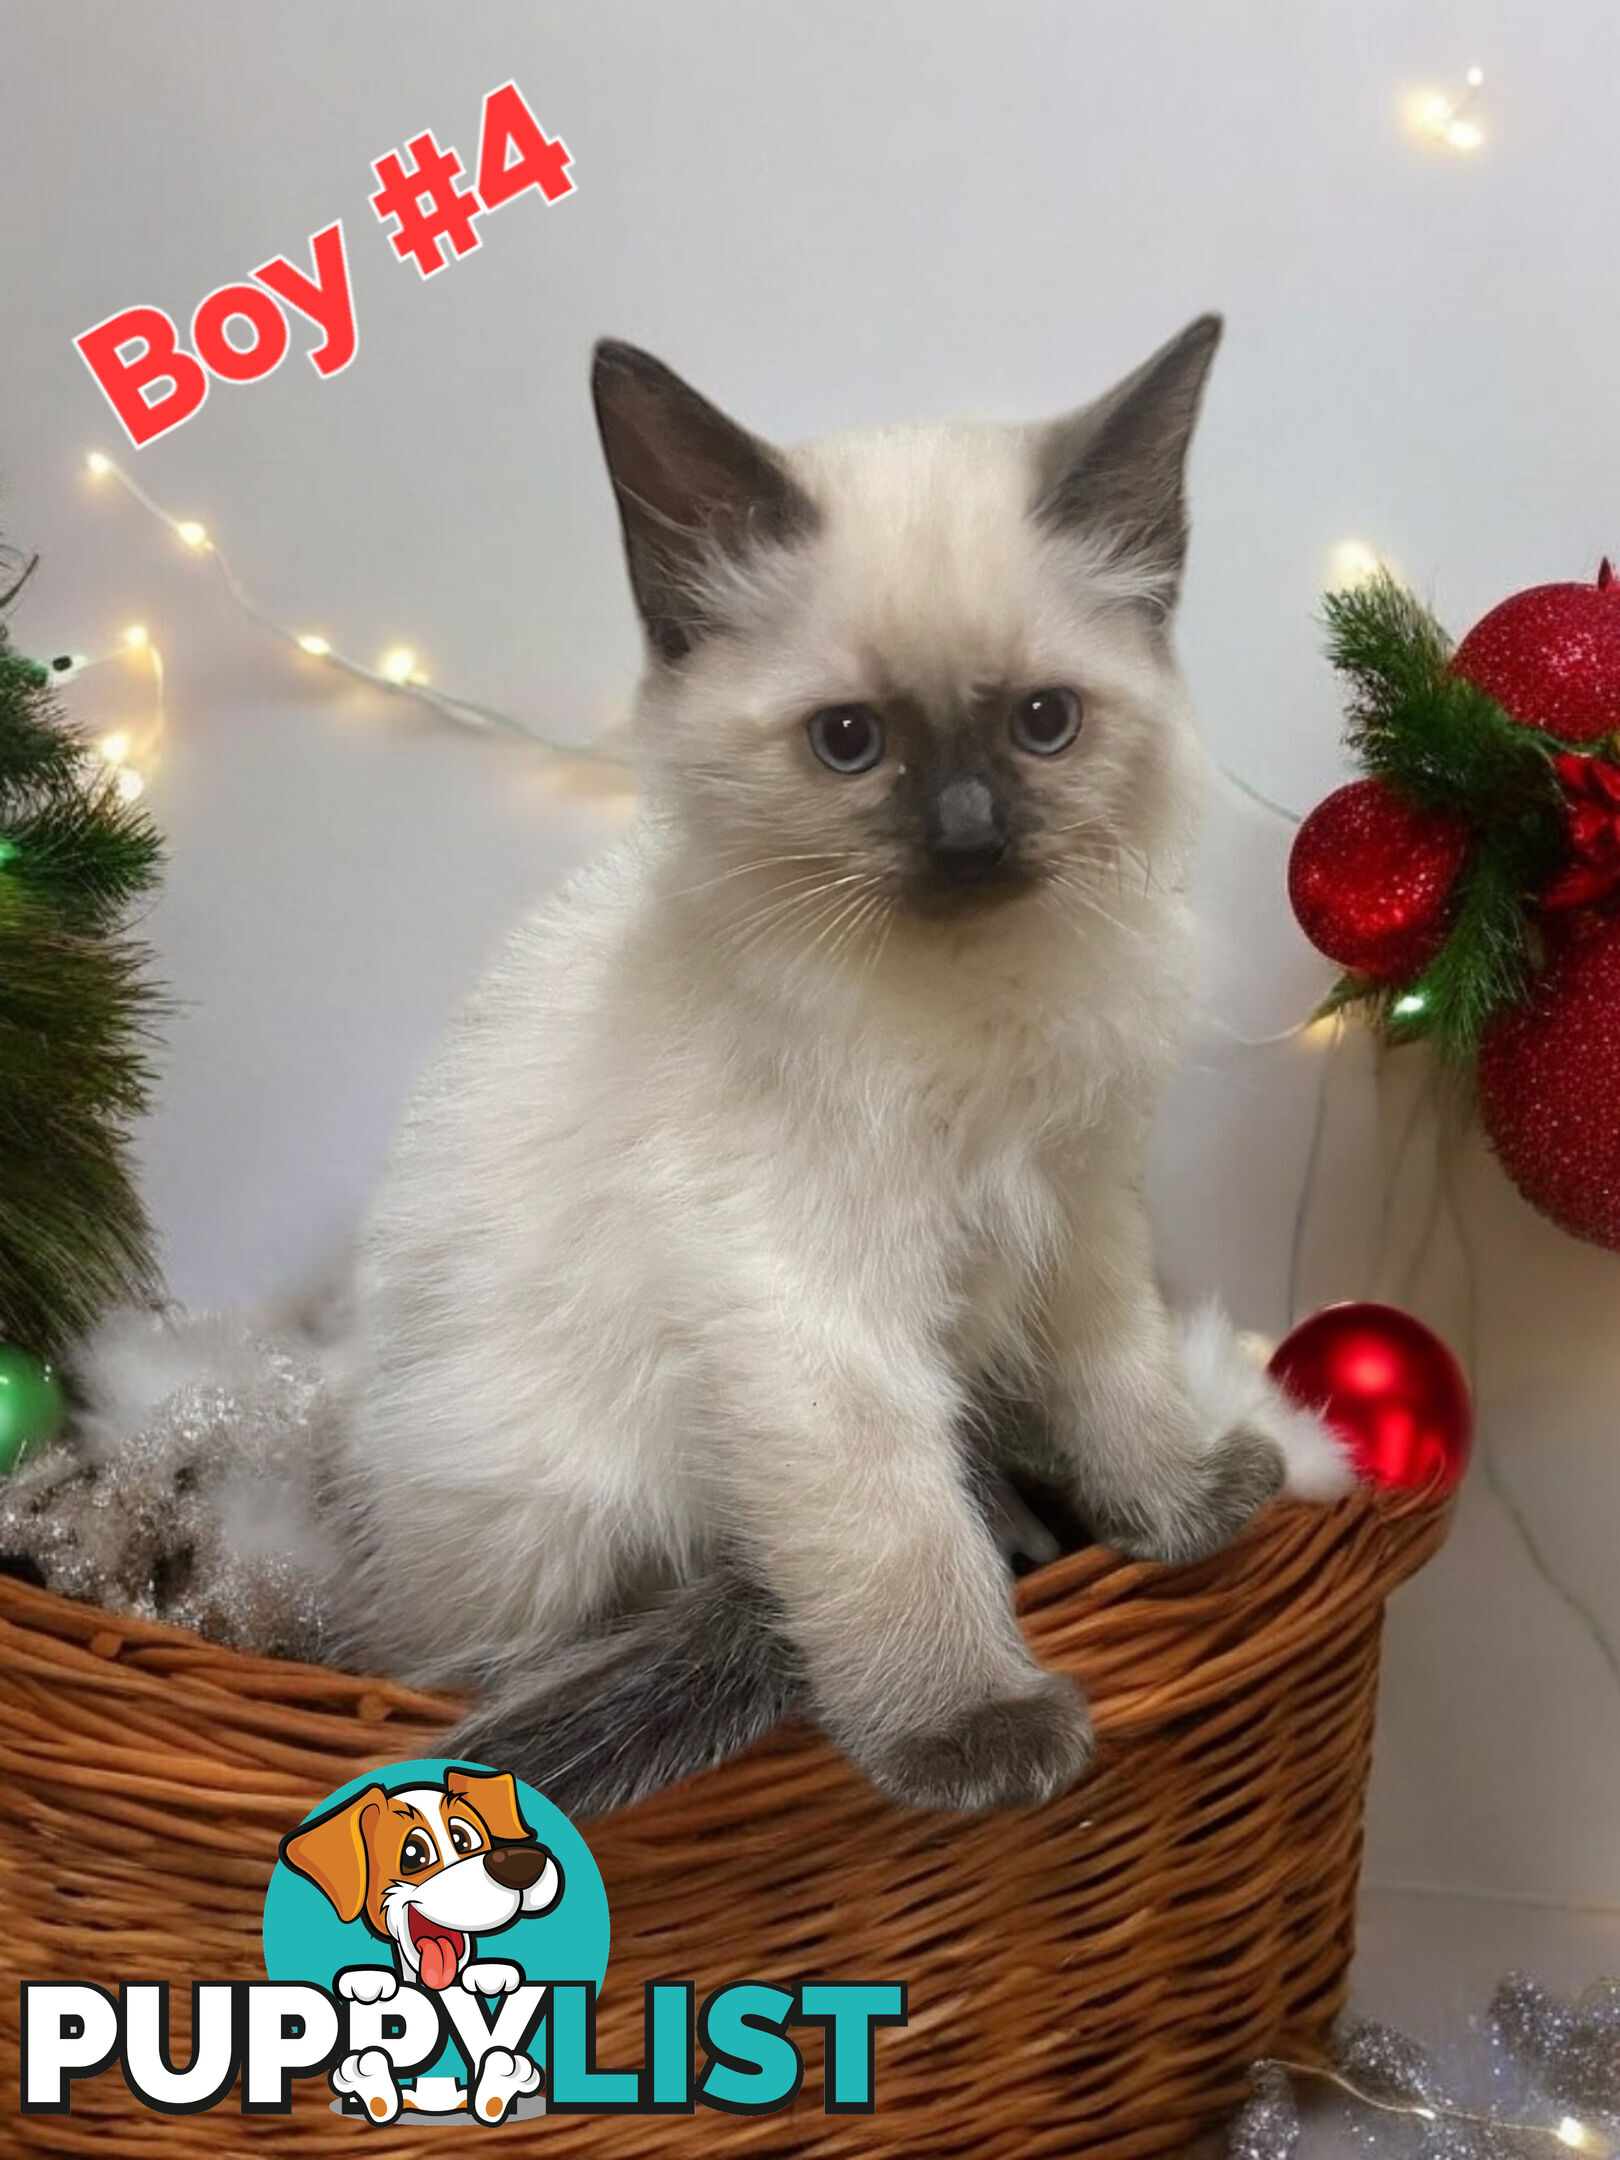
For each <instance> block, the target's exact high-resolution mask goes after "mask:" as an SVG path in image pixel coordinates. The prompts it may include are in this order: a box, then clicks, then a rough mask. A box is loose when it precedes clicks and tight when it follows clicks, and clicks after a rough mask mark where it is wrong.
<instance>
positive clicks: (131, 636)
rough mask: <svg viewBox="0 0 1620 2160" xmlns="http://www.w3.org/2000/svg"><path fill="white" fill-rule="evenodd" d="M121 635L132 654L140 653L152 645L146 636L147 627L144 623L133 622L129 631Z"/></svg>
mask: <svg viewBox="0 0 1620 2160" xmlns="http://www.w3.org/2000/svg"><path fill="white" fill-rule="evenodd" d="M121 634H122V636H123V640H124V643H125V644H126V645H127V646H128V647H129V649H130V651H131V652H140V651H142V650H143V649H144V648H145V647H146V646H147V645H148V644H149V643H150V640H149V639H148V637H147V634H146V625H145V623H143V622H132V623H131V624H130V625H129V627H128V629H127V630H125V631H123V632H122V633H121Z"/></svg>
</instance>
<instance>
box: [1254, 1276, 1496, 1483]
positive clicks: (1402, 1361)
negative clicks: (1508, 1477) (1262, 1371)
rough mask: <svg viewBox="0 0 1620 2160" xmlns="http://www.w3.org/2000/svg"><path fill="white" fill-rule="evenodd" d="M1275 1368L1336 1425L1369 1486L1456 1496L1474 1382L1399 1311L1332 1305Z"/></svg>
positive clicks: (1289, 1387)
mask: <svg viewBox="0 0 1620 2160" xmlns="http://www.w3.org/2000/svg"><path fill="white" fill-rule="evenodd" d="M1269 1369H1270V1372H1271V1375H1272V1377H1273V1379H1275V1380H1276V1381H1277V1383H1278V1385H1279V1386H1280V1387H1281V1388H1282V1390H1283V1392H1284V1394H1286V1395H1288V1396H1290V1397H1291V1398H1292V1399H1293V1400H1294V1401H1295V1402H1297V1403H1299V1404H1301V1405H1302V1406H1303V1407H1304V1408H1306V1409H1308V1410H1314V1411H1316V1412H1317V1413H1318V1414H1319V1415H1320V1416H1321V1417H1323V1418H1324V1419H1325V1420H1326V1421H1327V1423H1328V1424H1329V1425H1331V1426H1332V1428H1333V1430H1334V1431H1335V1432H1336V1433H1337V1434H1338V1435H1339V1437H1340V1439H1341V1440H1343V1441H1344V1442H1345V1444H1346V1446H1347V1447H1348V1448H1349V1450H1350V1453H1351V1458H1352V1460H1353V1461H1354V1463H1355V1466H1356V1471H1357V1473H1358V1475H1359V1476H1361V1477H1362V1478H1364V1479H1366V1480H1367V1481H1368V1482H1369V1483H1370V1484H1373V1485H1386V1486H1398V1487H1404V1488H1409V1489H1411V1490H1421V1489H1424V1488H1426V1487H1431V1486H1432V1487H1433V1488H1434V1489H1435V1490H1437V1491H1439V1492H1450V1491H1451V1489H1452V1487H1453V1486H1454V1485H1456V1484H1457V1483H1458V1481H1459V1479H1460V1478H1461V1477H1462V1474H1463V1471H1464V1470H1465V1469H1466V1468H1467V1465H1468V1453H1469V1449H1470V1446H1471V1445H1472V1442H1473V1437H1474V1411H1473V1404H1472V1402H1471V1401H1470V1399H1469V1394H1468V1382H1467V1381H1466V1380H1465V1379H1464V1378H1463V1374H1462V1368H1461V1366H1460V1365H1459V1364H1458V1363H1457V1360H1456V1359H1455V1358H1454V1357H1453V1356H1452V1354H1451V1352H1450V1351H1449V1350H1448V1349H1447V1348H1446V1346H1445V1344H1444V1343H1443V1342H1442V1341H1441V1340H1440V1338H1439V1336H1438V1335H1436V1334H1434V1333H1433V1331H1432V1330H1431V1329H1429V1328H1426V1327H1425V1326H1424V1325H1423V1322H1422V1321H1421V1320H1416V1319H1414V1318H1413V1317H1412V1315H1411V1314H1410V1313H1409V1312H1402V1311H1401V1310H1400V1308H1399V1307H1398V1306H1395V1305H1370V1304H1352V1305H1329V1306H1326V1307H1324V1309H1323V1310H1322V1311H1321V1312H1319V1313H1313V1314H1312V1315H1311V1317H1310V1319H1308V1320H1302V1321H1301V1322H1300V1324H1299V1326H1298V1327H1297V1328H1295V1329H1294V1330H1293V1332H1292V1334H1289V1335H1285V1336H1284V1337H1283V1340H1282V1341H1281V1342H1280V1343H1279V1344H1278V1345H1277V1348H1276V1349H1275V1351H1273V1353H1272V1358H1271V1365H1270V1368H1269Z"/></svg>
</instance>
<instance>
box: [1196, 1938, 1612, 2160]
mask: <svg viewBox="0 0 1620 2160" xmlns="http://www.w3.org/2000/svg"><path fill="white" fill-rule="evenodd" d="M1482 2026H1483V2031H1484V2035H1485V2038H1486V2041H1487V2043H1488V2061H1487V2064H1486V2066H1485V2071H1484V2074H1483V2075H1480V2074H1479V2072H1478V2066H1477V2065H1465V2066H1464V2068H1465V2069H1466V2070H1467V2072H1468V2073H1469V2074H1468V2075H1467V2076H1465V2077H1462V2078H1459V2079H1458V2080H1457V2081H1456V2082H1453V2081H1452V2080H1451V2079H1449V2078H1448V2077H1447V2076H1446V2075H1444V2074H1442V2071H1441V2069H1440V2066H1439V2064H1438V2063H1437V2061H1436V2059H1435V2057H1434V2055H1433V2054H1432V2053H1431V2052H1430V2050H1429V2049H1427V2048H1426V2047H1424V2046H1422V2045H1421V2044H1420V2043H1419V2042H1418V2041H1416V2040H1414V2039H1412V2038H1411V2037H1410V2035H1408V2034H1406V2033H1402V2032H1398V2031H1397V2030H1396V2029H1395V2028H1394V2027H1393V2026H1389V2025H1378V2024H1373V2023H1369V2022H1365V2021H1358V2022H1353V2023H1351V2022H1347V2023H1345V2024H1342V2025H1341V2026H1340V2027H1339V2029H1338V2030H1337V2032H1336V2033H1335V2034H1334V2038H1333V2048H1332V2059H1331V2062H1330V2063H1328V2064H1324V2065H1321V2066H1313V2065H1309V2064H1305V2063H1298V2064H1295V2063H1287V2062H1280V2061H1268V2062H1262V2063H1258V2064H1256V2065H1255V2068H1254V2070H1253V2071H1252V2072H1251V2076H1250V2084H1251V2092H1250V2097H1249V2099H1248V2100H1247V2101H1246V2103H1245V2104H1244V2106H1243V2107H1242V2108H1241V2109H1239V2111H1238V2113H1237V2114H1236V2115H1235V2116H1234V2117H1233V2119H1232V2121H1231V2123H1230V2125H1229V2127H1228V2132H1227V2154H1228V2160H1296V2156H1297V2155H1298V2153H1299V2151H1300V2146H1301V2138H1302V2130H1301V2114H1300V2106H1299V2099H1298V2093H1297V2087H1298V2086H1299V2085H1302V2084H1303V2085H1309V2084H1312V2083H1320V2084H1321V2085H1323V2086H1324V2087H1325V2088H1327V2089H1328V2090H1330V2091H1331V2092H1334V2093H1335V2094H1337V2095H1338V2097H1339V2098H1340V2100H1341V2101H1342V2102H1343V2103H1344V2104H1345V2106H1346V2110H1347V2113H1346V2119H1345V2129H1346V2130H1347V2132H1348V2134H1349V2135H1350V2137H1351V2138H1352V2139H1353V2140H1354V2142H1355V2143H1356V2144H1357V2145H1358V2146H1359V2147H1360V2148H1361V2149H1362V2150H1363V2151H1364V2152H1366V2153H1368V2154H1370V2155H1379V2156H1383V2160H1537V2156H1540V2160H1553V2156H1555V2155H1560V2154H1565V2153H1570V2152H1575V2153H1586V2154H1587V2155H1589V2156H1590V2160H1599V2156H1602V2160H1614V2156H1615V2155H1616V2153H1617V2152H1620V1982H1616V1981H1612V1980H1603V1981H1599V1982H1598V1983H1597V1984H1596V1985H1595V1986H1594V1987H1591V1988H1589V1989H1588V1990H1587V1991H1586V1993H1585V1994H1584V1995H1581V1996H1579V1997H1577V1998H1576V1999H1574V2000H1572V2001H1571V2000H1565V1999H1563V1998H1561V1997H1559V1996H1556V1995H1554V1994H1553V1993H1552V1992H1551V1991H1550V1990H1549V1989H1547V1988H1544V1987H1542V1986H1541V1985H1540V1983H1539V1982H1537V1981H1533V1980H1527V1979H1524V1978H1523V1977H1521V1976H1519V1975H1516V1974H1512V1975H1509V1977H1508V1978H1507V1979H1505V1980H1503V1981H1502V1982H1501V1984H1500V1985H1499V1986H1498V1988H1497V1990H1496V1992H1495V1994H1494V1995H1493V1996H1492V1998H1491V2002H1490V2005H1489V2008H1488V2009H1487V2011H1486V2014H1485V2017H1484V2019H1483V2021H1482Z"/></svg>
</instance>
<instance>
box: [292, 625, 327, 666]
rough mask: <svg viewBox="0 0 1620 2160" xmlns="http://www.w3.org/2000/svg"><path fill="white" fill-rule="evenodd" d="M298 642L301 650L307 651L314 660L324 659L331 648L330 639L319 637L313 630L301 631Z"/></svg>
mask: <svg viewBox="0 0 1620 2160" xmlns="http://www.w3.org/2000/svg"><path fill="white" fill-rule="evenodd" d="M298 644H299V649H300V650H301V651H303V652H307V653H309V654H310V655H311V656H312V657H313V658H314V659H316V660H324V659H325V658H326V656H327V654H328V653H329V652H330V651H331V650H332V641H331V639H330V638H323V637H319V636H317V635H316V633H315V632H314V631H313V630H305V631H304V632H302V633H301V635H300V637H299V640H298Z"/></svg>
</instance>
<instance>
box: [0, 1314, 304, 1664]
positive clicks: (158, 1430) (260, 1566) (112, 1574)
mask: <svg viewBox="0 0 1620 2160" xmlns="http://www.w3.org/2000/svg"><path fill="white" fill-rule="evenodd" d="M240 1348H241V1350H242V1352H243V1353H244V1355H243V1357H242V1358H241V1359H240V1361H239V1362H240V1364H241V1366H242V1368H243V1369H244V1370H246V1371H248V1372H250V1373H251V1375H252V1377H251V1379H250V1380H249V1381H248V1382H247V1384H244V1385H238V1386H236V1387H225V1386H221V1385H218V1384H194V1385H188V1386H183V1387H180V1388H178V1389H176V1390H175V1392H174V1393H173V1394H171V1395H169V1396H168V1397H167V1398H166V1399H165V1400H164V1401H163V1402H161V1403H160V1404H159V1405H158V1407H157V1409H156V1410H155V1411H154V1412H153V1414H152V1415H151V1417H150V1419H149V1421H148V1422H147V1423H146V1424H145V1425H144V1426H142V1427H141V1428H140V1429H139V1430H137V1431H135V1432H132V1433H130V1434H128V1435H125V1436H123V1437H121V1438H120V1439H119V1441H118V1444H117V1445H116V1446H115V1447H112V1448H110V1449H109V1450H108V1451H107V1453H106V1456H105V1459H104V1460H100V1461H96V1460H92V1459H90V1457H89V1455H88V1453H87V1452H86V1451H84V1450H82V1449H81V1448H80V1447H79V1446H78V1445H76V1444H75V1443H74V1441H73V1440H72V1439H71V1438H70V1439H69V1440H68V1441H67V1442H66V1443H64V1444H62V1445H59V1446H57V1447H55V1448H53V1449H52V1450H50V1451H49V1452H48V1453H47V1454H45V1455H44V1456H42V1457H40V1458H39V1459H38V1460H37V1461H35V1462H31V1463H28V1464H26V1465H25V1466H24V1467H23V1468H22V1469H21V1470H20V1471H18V1472H16V1473H15V1474H14V1475H13V1476H12V1477H10V1478H8V1479H7V1480H5V1482H4V1483H3V1484H0V1560H7V1561H13V1562H15V1561H19V1560H20V1561H22V1562H24V1563H25V1564H27V1566H31V1568H32V1569H33V1570H35V1571H37V1573H38V1575H39V1577H40V1578H42V1579H43V1581H44V1583H45V1585H46V1587H47V1588H48V1589H51V1590H56V1591H59V1592H61V1594H62V1595H63V1596H65V1597H72V1598H80V1599H84V1600H86V1601H88V1602H90V1603H93V1604H98V1605H104V1606H106V1607H107V1608H108V1609H109V1610H111V1611H114V1612H125V1613H134V1614H137V1615H139V1616H140V1617H141V1618H143V1619H150V1620H164V1621H169V1622H171V1623H173V1624H174V1625H175V1626H178V1627H186V1628H191V1629H194V1630H195V1631H196V1632H197V1633H198V1634H200V1635H205V1636H207V1637H209V1638H210V1639H211V1640H212V1641H215V1642H220V1643H226V1644H230V1645H232V1646H233V1647H236V1648H239V1649H248V1650H257V1651H262V1652H266V1653H270V1654H273V1655H278V1656H286V1657H304V1658H318V1657H319V1656H320V1655H321V1652H322V1647H323V1638H322V1625H321V1608H320V1601H319V1599H318V1596H317V1591H316V1572H315V1565H314V1563H315V1557H316V1556H315V1553H314V1549H313V1546H312V1543H311V1541H310V1539H309V1538H308V1537H307V1536H306V1535H304V1534H302V1530H303V1522H304V1520H307V1518H303V1516H302V1503H301V1498H300V1496H301V1495H302V1494H303V1493H304V1491H305V1489H306V1487H307V1484H308V1480H309V1476H310V1469H311V1465H312V1464H313V1463H315V1462H316V1461H318V1459H319V1456H320V1454H321V1453H322V1451H323V1450H322V1440H323V1421H324V1419H325V1417H326V1415H327V1411H326V1398H325V1393H324V1389H323V1383H322V1380H321V1376H320V1373H319V1370H318V1367H317V1365H316V1363H315V1361H314V1359H313V1358H311V1357H304V1356H300V1355H298V1354H296V1353H294V1352H293V1351H291V1350H289V1349H288V1348H287V1347H286V1346H285V1345H281V1344H275V1343H270V1342H265V1341H259V1340H257V1339H255V1338H252V1337H246V1336H245V1337H243V1338H241V1340H240ZM301 1518H302V1519H301ZM26 1571H27V1567H26V1566H25V1572H26Z"/></svg>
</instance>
